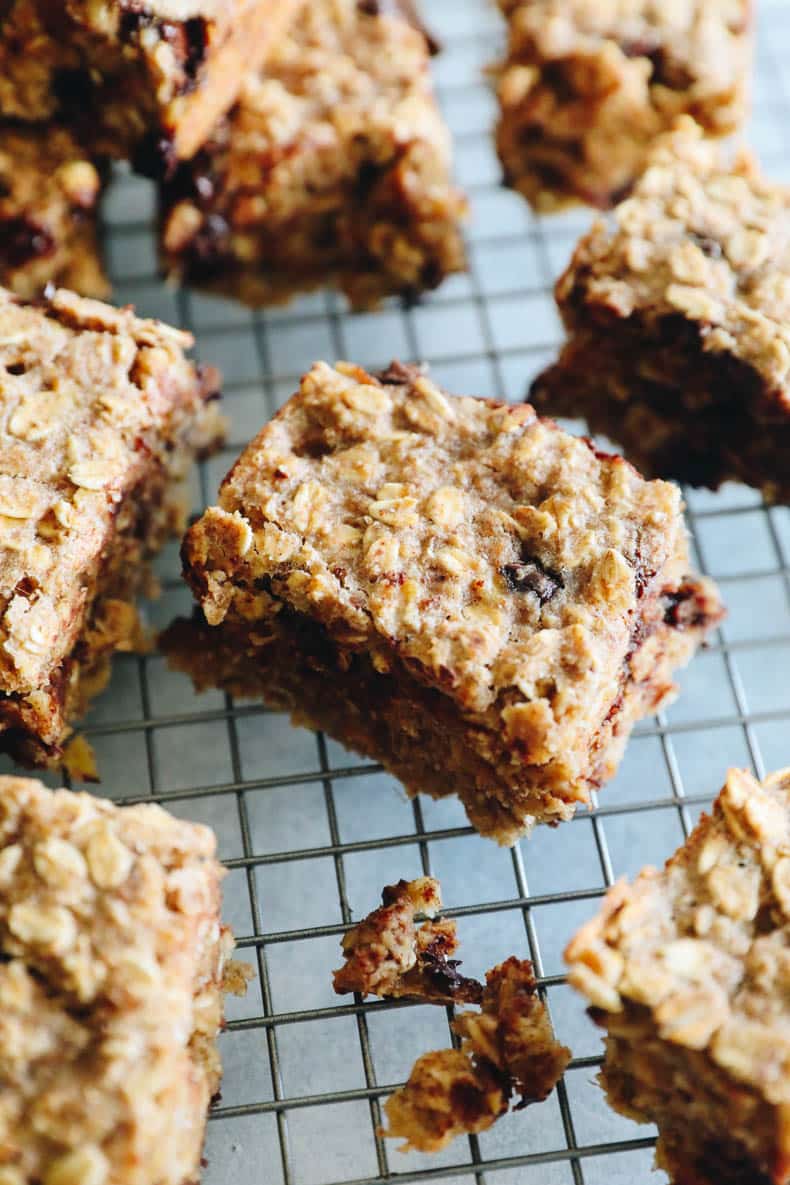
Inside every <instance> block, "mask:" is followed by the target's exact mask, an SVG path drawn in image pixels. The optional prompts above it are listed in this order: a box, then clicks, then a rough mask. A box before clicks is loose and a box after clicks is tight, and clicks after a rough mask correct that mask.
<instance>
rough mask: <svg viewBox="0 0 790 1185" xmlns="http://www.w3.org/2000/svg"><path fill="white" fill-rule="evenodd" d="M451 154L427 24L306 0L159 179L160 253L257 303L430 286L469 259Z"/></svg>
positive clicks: (192, 276) (342, 0)
mask: <svg viewBox="0 0 790 1185" xmlns="http://www.w3.org/2000/svg"><path fill="white" fill-rule="evenodd" d="M449 167H450V144H449V136H448V133H447V129H446V128H445V126H444V123H443V122H442V119H441V116H440V114H439V111H438V108H437V106H436V103H435V100H434V97H433V92H432V89H431V82H430V75H429V53H428V48H427V45H426V41H425V38H424V36H423V35H422V34H421V33H420V32H419V31H418V30H417V29H415V28H414V27H413V26H412V24H411V23H410V22H409V21H408V20H407V19H405V18H404V17H399V16H398V15H397V14H396V13H395V12H394V11H391V10H390V6H387V9H386V11H384V12H380V11H379V6H378V5H375V4H374V5H369V4H362V3H358V0H315V3H313V4H310V5H309V6H308V8H307V9H306V11H305V12H304V14H303V15H302V17H301V19H300V20H299V21H297V22H295V23H294V25H293V26H292V28H291V31H290V35H289V36H288V37H286V38H283V39H282V41H281V42H280V44H279V45H278V48H277V51H276V53H274V54H273V55H272V57H271V58H270V59H269V60H268V61H267V64H266V71H265V73H264V74H263V75H262V76H254V77H250V78H248V79H247V81H246V83H245V87H244V90H243V93H242V95H241V97H240V99H239V102H238V104H237V106H236V107H235V109H234V110H233V112H232V113H231V114H230V116H229V117H228V118H227V119H226V120H225V121H224V122H223V123H222V124H221V125H220V126H219V128H218V129H217V130H216V132H215V134H214V136H213V138H212V141H211V143H210V144H209V145H208V146H207V148H206V149H205V151H204V152H202V153H200V154H199V155H198V156H197V157H196V158H195V160H194V161H192V162H190V163H189V164H188V165H184V166H183V168H182V169H181V170H180V171H179V172H178V173H177V174H176V176H175V177H174V179H173V180H172V182H170V183H168V184H165V185H164V187H163V191H162V213H161V223H162V226H161V242H162V256H163V261H164V266H165V268H166V270H167V271H168V272H169V273H171V274H172V275H174V276H176V277H180V278H181V279H183V280H185V281H187V282H189V283H197V284H201V285H207V286H208V287H210V288H215V289H217V290H219V291H221V292H227V293H229V294H230V295H233V296H236V297H239V298H240V299H241V300H243V301H245V302H247V303H249V304H253V305H256V304H265V303H268V302H277V301H282V300H284V299H287V298H288V297H290V296H293V295H294V293H296V292H298V291H300V290H305V289H308V288H311V287H315V286H316V285H320V284H322V283H326V282H334V283H336V284H338V285H339V286H340V288H341V289H342V290H343V291H344V292H345V293H346V295H347V296H348V298H349V299H350V301H351V302H352V304H354V305H355V306H357V307H367V306H370V305H374V304H376V303H377V302H378V301H379V300H380V299H381V298H382V297H384V296H386V295H388V294H391V293H394V294H400V293H403V294H407V295H409V294H415V293H418V292H420V291H422V290H424V289H426V288H434V287H436V285H437V284H439V283H440V282H441V280H442V279H443V278H444V277H445V276H446V275H447V274H448V273H450V272H456V271H459V270H461V269H463V268H464V267H465V255H464V247H463V242H462V239H461V234H460V229H459V227H460V222H461V220H462V219H463V217H464V215H465V213H466V203H465V200H464V198H463V197H462V196H461V194H460V193H459V192H458V191H457V190H456V189H454V188H453V185H452V183H451V180H450V173H449Z"/></svg>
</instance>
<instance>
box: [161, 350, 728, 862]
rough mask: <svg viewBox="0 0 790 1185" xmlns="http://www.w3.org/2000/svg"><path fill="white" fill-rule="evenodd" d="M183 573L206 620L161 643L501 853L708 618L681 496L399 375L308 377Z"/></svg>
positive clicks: (564, 814) (323, 373)
mask: <svg viewBox="0 0 790 1185" xmlns="http://www.w3.org/2000/svg"><path fill="white" fill-rule="evenodd" d="M182 555H183V558H184V570H185V575H186V578H187V580H188V582H189V583H190V584H191V586H192V588H193V590H194V592H195V595H196V597H197V599H198V601H199V603H200V605H201V607H202V610H203V614H204V615H205V619H206V622H207V623H208V624H206V625H203V626H201V625H200V623H198V626H197V627H196V629H197V635H196V636H195V635H193V634H191V633H190V630H189V628H188V627H185V626H182V627H175V628H174V629H173V630H171V632H170V634H169V636H168V637H166V638H165V640H164V644H165V645H166V647H167V648H168V649H169V650H170V651H171V653H172V654H173V656H174V660H175V661H176V663H180V664H181V665H183V666H185V667H187V668H188V669H190V670H191V671H192V673H193V675H194V676H195V677H196V679H197V682H198V684H202V685H209V684H219V685H221V686H224V687H227V688H229V689H233V690H237V691H241V690H246V691H247V692H249V693H250V694H262V695H263V696H264V698H265V699H267V700H268V702H270V703H271V704H273V705H274V706H276V707H278V708H285V709H287V710H288V711H290V712H292V713H293V715H294V718H295V719H296V720H297V721H299V722H302V723H309V724H311V725H312V726H314V727H317V728H323V729H325V730H326V731H327V732H329V733H330V734H331V735H333V736H336V737H337V738H338V739H340V740H341V741H342V742H343V743H345V744H347V745H348V746H350V747H351V748H356V749H358V750H359V751H361V752H362V753H366V754H368V755H370V756H372V757H374V758H376V759H377V760H379V761H381V762H383V763H384V765H385V766H386V767H387V768H388V769H390V770H391V771H392V772H393V773H394V774H395V775H396V776H397V777H399V778H400V779H401V780H402V781H403V782H404V784H405V786H406V788H407V789H408V791H409V792H410V793H412V794H415V793H417V792H425V793H428V794H431V795H434V796H437V797H438V796H443V795H447V794H452V793H457V794H458V795H459V796H460V797H461V799H462V801H463V803H464V805H465V807H466V810H467V812H468V814H469V817H470V819H471V821H472V822H473V824H474V825H475V827H477V828H478V829H479V830H480V831H481V832H483V833H484V834H486V835H492V836H495V837H496V838H497V839H498V840H499V841H500V842H502V843H513V842H514V841H515V840H516V839H517V838H518V837H519V836H520V835H522V834H523V833H524V832H525V831H527V830H529V828H530V827H531V826H532V824H533V823H535V822H537V821H548V822H554V823H556V822H558V821H559V820H561V819H567V818H569V817H570V816H571V815H572V814H573V812H574V810H575V809H576V807H577V805H578V804H579V803H587V802H589V800H590V792H591V790H592V789H593V788H594V787H597V786H599V785H600V784H601V783H602V782H603V781H605V780H606V779H607V778H608V777H609V776H610V775H611V774H612V773H613V772H614V770H615V768H616V766H617V764H618V761H619V759H620V755H621V753H622V750H623V746H624V744H625V741H626V738H627V736H628V733H629V731H630V729H631V726H632V724H633V723H634V721H635V720H637V719H639V718H640V717H641V716H644V715H646V714H647V713H649V712H652V711H654V710H655V709H656V708H657V707H658V706H659V705H660V704H662V703H664V702H666V700H667V699H668V698H669V697H670V696H671V695H672V693H673V692H674V690H675V688H674V685H673V682H672V671H673V670H674V668H675V667H677V666H678V665H679V664H681V663H683V662H685V661H687V660H688V659H689V658H690V657H691V655H692V654H693V652H694V650H695V648H696V647H697V645H698V644H699V642H700V641H701V640H702V639H703V638H704V637H705V635H706V633H707V632H708V630H709V629H710V628H711V626H712V625H713V624H714V623H715V622H716V621H717V620H718V619H719V617H720V615H721V605H720V602H719V600H718V596H717V593H716V591H715V589H714V588H713V586H712V585H710V584H709V583H708V582H706V581H702V580H699V579H697V578H696V577H693V576H689V574H688V554H687V539H686V530H685V527H684V524H683V516H682V513H681V500H680V493H679V491H678V490H677V488H676V487H674V486H671V485H668V484H665V483H663V482H652V483H650V482H646V481H644V480H643V479H642V478H641V477H640V475H639V474H638V473H637V472H636V470H635V469H633V468H632V467H631V466H630V465H629V464H628V463H627V462H625V461H623V460H622V458H619V457H611V456H607V455H605V454H600V453H597V452H596V451H595V449H594V448H593V447H592V446H591V444H590V443H589V442H587V441H585V440H581V439H578V438H576V437H572V436H569V435H567V434H565V433H564V432H562V431H560V430H559V428H557V427H556V425H555V424H553V423H552V422H551V421H544V420H540V419H539V418H538V416H537V415H536V414H535V412H534V410H533V409H532V408H531V407H529V406H526V405H523V406H520V407H514V406H507V405H505V404H500V403H495V402H492V401H488V400H484V399H473V398H454V397H452V396H448V395H446V394H445V393H444V392H442V391H441V390H440V389H439V388H438V387H437V386H436V385H435V384H434V383H433V382H432V381H431V380H430V379H429V378H427V377H426V376H425V375H424V374H422V373H420V372H419V371H418V370H417V369H416V368H409V367H403V366H400V365H398V364H393V366H391V367H390V369H389V370H388V371H387V372H386V373H385V374H384V375H382V376H379V377H375V376H373V375H370V374H367V373H366V372H365V371H364V370H362V369H361V368H359V367H356V366H353V365H350V364H338V366H337V367H331V366H328V365H327V364H325V363H319V364H317V365H316V366H315V367H314V368H313V369H312V370H311V371H310V373H309V374H307V375H306V376H305V378H304V379H303V380H302V384H301V387H300V389H299V391H298V392H297V393H296V394H295V395H294V396H293V398H292V399H291V400H290V401H289V402H288V404H287V405H286V406H285V407H284V408H283V409H282V410H281V411H280V412H279V414H278V415H277V416H275V418H274V419H273V420H272V421H271V423H270V424H269V425H268V426H267V427H266V428H264V430H263V431H262V432H261V433H260V435H259V436H258V437H257V439H256V440H254V441H253V442H252V443H251V444H250V445H249V447H248V448H247V449H246V450H245V452H244V453H243V455H242V456H241V458H240V459H239V461H238V462H237V463H236V465H235V466H234V467H233V469H232V470H231V472H230V474H229V475H228V477H227V478H226V479H225V481H224V483H223V485H222V487H221V490H220V498H219V505H218V506H214V507H212V508H211V509H209V510H208V511H207V512H206V513H205V514H204V516H203V517H202V518H201V519H200V520H199V521H198V522H197V524H195V525H194V526H193V527H192V528H191V529H190V531H189V532H188V534H187V536H186V539H185V542H184V546H183V551H182Z"/></svg>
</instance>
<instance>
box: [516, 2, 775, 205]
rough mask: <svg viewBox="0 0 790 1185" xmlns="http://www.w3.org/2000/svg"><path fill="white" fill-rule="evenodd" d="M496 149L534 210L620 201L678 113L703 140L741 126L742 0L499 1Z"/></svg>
mask: <svg viewBox="0 0 790 1185" xmlns="http://www.w3.org/2000/svg"><path fill="white" fill-rule="evenodd" d="M499 6H500V8H501V9H502V11H503V13H504V15H505V18H506V20H507V22H508V49H507V54H506V57H505V60H504V61H503V62H502V64H501V65H500V66H499V68H498V71H497V93H498V99H499V105H500V119H499V123H498V126H497V148H498V150H499V155H500V159H501V160H502V164H503V166H504V170H505V176H506V179H507V181H508V183H509V184H511V185H512V186H513V187H514V188H516V189H518V190H520V191H521V192H522V193H523V194H524V196H525V197H526V198H527V199H528V200H529V201H530V202H531V203H532V204H533V206H535V207H536V208H537V209H538V210H542V211H546V212H548V211H552V210H555V209H557V208H559V207H561V206H563V205H566V204H568V203H572V202H576V201H582V202H587V203H589V204H590V205H593V206H599V207H601V208H606V207H608V206H611V205H613V204H614V202H616V201H619V200H620V198H621V197H623V196H624V195H625V194H626V193H627V191H628V190H629V189H630V188H631V186H632V185H633V183H634V181H635V180H636V178H637V177H638V175H639V173H640V172H641V171H642V168H643V167H644V162H645V157H646V154H647V153H648V151H649V150H650V147H651V145H652V144H653V143H654V141H655V139H656V137H657V136H659V135H660V134H661V133H662V132H665V131H666V130H667V129H668V128H670V127H671V126H672V124H673V122H674V120H675V119H677V118H678V117H679V116H681V115H689V116H693V118H694V119H695V120H696V121H697V122H698V123H699V124H700V126H701V127H702V128H703V129H704V132H705V134H706V135H709V136H725V135H729V134H730V133H731V132H733V131H735V130H736V128H738V127H739V125H740V124H741V123H742V122H743V120H744V118H745V116H746V111H747V107H748V95H749V75H750V67H751V56H752V26H753V21H752V15H751V13H752V5H751V0H672V2H671V3H670V2H668V0H619V2H618V3H605V2H604V0H499Z"/></svg>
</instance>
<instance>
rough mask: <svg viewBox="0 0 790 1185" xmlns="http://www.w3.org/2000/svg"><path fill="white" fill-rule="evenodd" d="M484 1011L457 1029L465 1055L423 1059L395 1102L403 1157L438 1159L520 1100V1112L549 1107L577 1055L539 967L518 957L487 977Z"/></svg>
mask: <svg viewBox="0 0 790 1185" xmlns="http://www.w3.org/2000/svg"><path fill="white" fill-rule="evenodd" d="M481 1004H482V1007H481V1011H480V1012H462V1013H460V1014H459V1015H458V1016H457V1017H456V1019H455V1020H454V1022H453V1030H454V1031H455V1033H456V1034H457V1035H458V1036H459V1037H460V1038H461V1048H460V1049H442V1050H436V1051H433V1052H431V1053H426V1054H424V1055H423V1056H422V1057H421V1058H419V1059H418V1060H417V1062H416V1063H415V1065H414V1068H413V1070H412V1072H411V1075H410V1076H409V1080H408V1082H407V1083H406V1084H405V1086H403V1087H401V1088H400V1090H397V1091H395V1093H394V1094H393V1095H392V1096H391V1097H390V1098H389V1099H388V1100H387V1102H386V1103H385V1105H384V1112H385V1114H386V1116H387V1120H388V1124H389V1126H388V1128H387V1130H385V1131H384V1133H383V1134H384V1135H385V1136H387V1137H389V1138H393V1139H402V1140H404V1144H403V1145H402V1147H401V1151H403V1152H406V1151H409V1150H412V1149H414V1150H416V1151H419V1152H438V1151H440V1150H441V1149H442V1148H444V1147H446V1145H447V1144H449V1143H450V1141H451V1140H453V1139H455V1138H456V1137H457V1136H460V1135H464V1134H471V1133H475V1132H482V1131H486V1130H488V1128H490V1127H491V1126H492V1125H493V1124H494V1123H495V1122H496V1121H497V1119H499V1118H500V1117H501V1116H502V1115H504V1114H505V1113H506V1111H507V1110H508V1106H509V1104H510V1102H511V1100H512V1098H513V1096H514V1095H518V1096H519V1099H518V1102H517V1103H516V1104H515V1107H514V1109H515V1110H521V1109H522V1108H523V1107H526V1106H528V1105H529V1104H530V1103H537V1102H542V1101H543V1100H544V1099H545V1098H547V1097H548V1095H549V1094H550V1093H551V1091H552V1090H553V1089H554V1087H555V1086H556V1085H557V1082H558V1081H559V1079H560V1078H561V1077H562V1074H563V1073H564V1071H565V1068H566V1066H567V1065H568V1062H569V1061H570V1058H571V1052H570V1050H569V1049H566V1048H565V1047H564V1046H562V1045H560V1044H559V1043H558V1042H557V1040H556V1038H555V1037H554V1033H553V1031H552V1028H551V1021H550V1020H549V1016H548V1012H547V1009H546V1006H545V1004H544V1003H543V1001H542V1000H541V998H540V996H539V995H538V991H537V985H536V983H535V976H534V973H533V970H532V964H531V963H530V962H528V961H526V960H519V959H516V958H510V959H508V960H507V961H506V962H504V963H502V964H500V966H498V967H494V968H493V970H491V971H489V972H487V973H486V986H485V990H484V991H483V996H482V1001H481Z"/></svg>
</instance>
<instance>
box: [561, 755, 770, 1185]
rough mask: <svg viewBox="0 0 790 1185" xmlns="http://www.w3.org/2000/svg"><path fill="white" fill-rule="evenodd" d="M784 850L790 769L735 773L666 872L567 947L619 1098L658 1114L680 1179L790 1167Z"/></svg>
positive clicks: (727, 1178)
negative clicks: (761, 776) (680, 1166)
mask: <svg viewBox="0 0 790 1185" xmlns="http://www.w3.org/2000/svg"><path fill="white" fill-rule="evenodd" d="M788 853H790V772H788V771H787V770H785V771H782V772H780V773H777V774H773V775H772V776H771V777H769V778H767V779H766V781H765V782H763V783H762V784H760V783H758V782H757V781H756V780H755V779H754V778H753V777H752V775H751V774H748V773H746V772H744V771H740V770H730V772H729V774H728V777H727V783H726V785H725V787H724V789H723V790H722V792H721V794H720V796H719V798H718V799H717V801H716V804H715V806H714V810H713V814H712V816H710V817H706V816H703V819H702V821H701V822H700V824H699V826H698V827H697V828H696V830H695V831H694V833H693V834H692V835H691V836H690V838H689V840H688V841H687V843H686V844H685V845H684V846H683V847H682V848H681V849H679V851H678V852H677V853H676V855H675V856H674V857H673V858H672V859H671V860H670V861H669V862H668V864H667V865H666V867H665V869H664V870H663V871H662V872H660V873H659V872H656V871H655V870H652V869H647V870H645V871H644V872H643V873H642V874H641V876H640V877H639V879H638V880H637V881H636V883H635V884H634V885H633V886H627V885H625V884H621V885H619V886H617V888H616V889H615V890H613V892H612V893H611V894H610V895H609V898H608V899H607V902H606V904H605V906H604V908H603V910H602V911H601V913H600V915H599V916H598V917H597V918H596V919H594V920H593V921H592V922H590V923H589V924H588V925H587V926H585V927H584V928H583V929H582V930H581V931H580V932H579V934H578V935H577V936H576V938H575V939H574V940H573V942H572V943H571V944H570V946H569V948H568V951H567V954H566V957H567V960H568V963H569V966H570V974H569V979H570V982H571V983H573V984H574V985H575V986H576V987H577V988H578V989H579V990H580V991H582V992H583V993H584V994H585V995H586V996H587V998H588V1000H589V1001H590V1002H591V1004H592V1006H593V1008H594V1010H595V1016H596V1019H597V1020H598V1021H599V1023H601V1024H602V1025H604V1027H606V1029H607V1031H608V1040H607V1057H606V1063H605V1066H604V1072H603V1076H602V1081H603V1083H604V1086H605V1088H606V1090H607V1093H608V1095H609V1098H610V1101H611V1102H612V1103H613V1105H614V1106H615V1107H617V1108H618V1109H619V1110H623V1111H624V1112H625V1113H627V1114H629V1115H631V1116H633V1117H635V1118H638V1119H641V1120H642V1121H650V1122H656V1123H657V1124H658V1126H659V1129H660V1131H661V1133H662V1135H663V1136H664V1139H665V1144H666V1147H667V1149H675V1152H674V1153H672V1152H671V1151H667V1152H666V1154H665V1156H666V1158H668V1162H669V1161H670V1160H671V1161H672V1163H673V1165H674V1164H676V1163H678V1161H679V1159H682V1160H683V1161H684V1162H685V1165H686V1169H685V1170H684V1171H685V1172H686V1176H681V1177H680V1178H679V1179H682V1180H684V1181H685V1180H692V1179H694V1178H693V1176H691V1177H689V1176H688V1173H689V1172H690V1171H691V1169H694V1172H697V1173H698V1174H699V1179H700V1181H703V1180H704V1181H707V1180H708V1179H710V1180H711V1181H713V1180H716V1181H717V1182H722V1185H730V1183H731V1182H732V1183H735V1182H738V1183H739V1185H740V1183H741V1182H743V1181H745V1180H752V1178H749V1177H747V1176H744V1175H743V1173H744V1172H745V1171H746V1170H745V1169H744V1167H743V1166H744V1165H748V1164H752V1165H753V1166H755V1169H756V1172H757V1173H758V1174H759V1173H762V1174H764V1175H765V1176H766V1179H767V1180H768V1181H770V1182H771V1183H772V1185H784V1183H785V1182H786V1181H787V1180H788V1179H790V1175H789V1174H790V1142H789V1141H788V1126H787V1116H788V1114H789V1113H790V1009H789V1008H788V998H789V997H788V992H787V984H788V982H789V981H790V980H789V977H790V945H789V944H788V936H789V935H790V928H789V927H788V917H790V856H789V855H788ZM679 1147H680V1148H683V1149H684V1152H683V1156H682V1157H681V1158H679V1156H678V1153H677V1149H678V1148H679ZM719 1162H720V1163H719ZM739 1174H740V1175H739Z"/></svg>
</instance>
